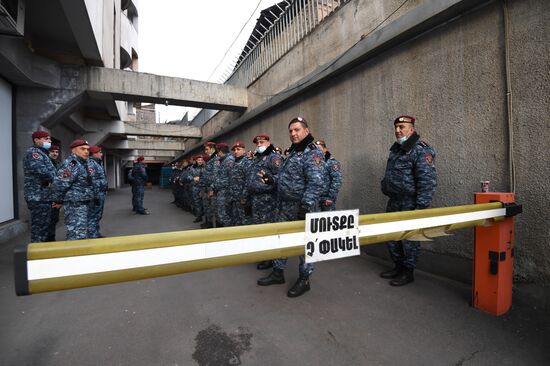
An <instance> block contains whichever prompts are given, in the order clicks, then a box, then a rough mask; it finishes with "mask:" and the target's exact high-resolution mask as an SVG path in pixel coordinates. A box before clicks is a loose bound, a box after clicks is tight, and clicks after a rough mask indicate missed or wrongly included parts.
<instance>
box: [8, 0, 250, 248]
mask: <svg viewBox="0 0 550 366" xmlns="http://www.w3.org/2000/svg"><path fill="white" fill-rule="evenodd" d="M138 9H139V4H138V2H137V0H98V1H89V0H76V1H73V0H53V1H47V2H45V1H39V0H6V1H2V2H1V3H0V107H1V108H0V122H1V123H0V136H1V137H0V145H1V149H2V150H1V152H2V155H1V156H0V160H1V161H2V170H3V171H4V172H7V173H8V174H7V176H8V179H5V180H3V181H2V183H0V197H2V198H1V200H2V201H1V209H0V241H5V240H7V239H9V238H10V237H12V236H13V235H14V234H17V233H18V232H20V231H21V230H25V229H26V226H27V225H26V223H27V222H28V211H27V208H26V204H25V202H24V199H23V184H22V182H23V176H22V175H23V172H22V164H21V160H22V157H23V156H24V153H25V151H26V149H27V148H28V147H29V146H30V145H31V143H32V141H31V137H30V136H31V133H32V132H33V131H35V130H37V129H43V130H47V131H49V132H50V134H51V135H52V139H53V141H54V143H56V144H58V145H60V147H61V156H62V157H66V156H67V155H68V154H69V148H68V146H69V144H70V142H71V141H72V140H74V139H75V138H84V139H87V140H88V141H89V142H90V144H91V145H102V146H103V147H104V148H105V149H104V151H105V152H106V153H105V162H106V170H107V175H108V179H109V185H110V188H112V189H115V188H117V187H120V185H121V184H123V182H124V178H125V176H126V175H125V174H124V172H125V169H128V166H129V165H131V162H132V161H133V160H134V159H135V158H136V157H137V156H138V155H145V156H146V158H147V160H148V161H149V162H151V163H156V164H158V165H162V164H163V162H165V161H167V160H171V159H173V158H174V156H177V155H179V154H181V153H182V152H183V151H184V150H185V145H184V143H183V138H191V139H193V138H194V139H197V138H200V137H201V132H200V129H198V128H197V127H195V126H185V125H183V124H180V125H176V124H157V123H155V120H154V109H153V111H152V118H151V113H148V112H151V111H150V110H149V111H148V110H147V108H145V109H140V107H139V106H140V104H141V102H150V103H172V104H174V105H178V104H181V105H200V106H207V107H208V106H211V107H215V108H218V109H229V110H242V109H244V108H246V105H247V104H246V103H247V100H246V91H245V90H244V89H243V88H236V87H233V86H223V85H218V84H213V83H203V82H199V81H193V80H184V79H179V78H170V77H163V76H158V75H150V74H144V73H138V72H137V68H138V59H139V47H138V37H137V34H138V33H137V32H138V24H139V10H138ZM136 106H137V107H138V108H137V109H136ZM136 113H137V114H138V115H137V117H136Z"/></svg>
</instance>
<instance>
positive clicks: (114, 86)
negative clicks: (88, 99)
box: [86, 67, 248, 111]
mask: <svg viewBox="0 0 550 366" xmlns="http://www.w3.org/2000/svg"><path fill="white" fill-rule="evenodd" d="M87 76H88V77H87V88H86V90H87V91H88V93H90V95H91V96H92V97H93V96H94V95H105V94H107V95H110V96H112V98H113V99H115V100H125V101H132V102H148V103H155V104H165V103H166V102H168V104H169V105H178V106H186V107H199V108H207V109H219V110H231V111H239V110H244V109H246V108H247V105H248V97H247V91H246V89H245V88H237V87H234V86H231V85H224V84H216V83H208V82H205V81H197V80H190V79H182V78H175V77H169V76H161V75H153V74H147V73H142V72H134V71H124V70H117V69H108V68H102V67H90V68H88V70H87Z"/></svg>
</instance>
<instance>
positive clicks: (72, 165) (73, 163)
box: [69, 159, 78, 168]
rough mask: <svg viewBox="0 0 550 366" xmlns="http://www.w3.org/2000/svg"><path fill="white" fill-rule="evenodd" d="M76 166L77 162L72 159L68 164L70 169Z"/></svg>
mask: <svg viewBox="0 0 550 366" xmlns="http://www.w3.org/2000/svg"><path fill="white" fill-rule="evenodd" d="M76 164H78V161H76V160H74V159H73V160H71V161H70V162H69V165H70V166H71V168H74V167H75V166H76Z"/></svg>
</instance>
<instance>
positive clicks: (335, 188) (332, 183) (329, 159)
mask: <svg viewBox="0 0 550 366" xmlns="http://www.w3.org/2000/svg"><path fill="white" fill-rule="evenodd" d="M315 145H317V146H319V148H320V149H321V151H322V152H323V154H324V155H325V164H326V165H325V168H326V170H327V177H328V179H329V181H328V185H327V190H326V191H325V192H324V193H323V195H322V197H321V202H320V206H321V211H334V210H336V198H337V197H338V192H339V191H340V187H341V186H342V169H341V167H340V162H339V161H338V160H336V159H335V158H334V156H332V155H331V153H330V151H328V149H327V144H326V143H325V141H323V140H317V141H315Z"/></svg>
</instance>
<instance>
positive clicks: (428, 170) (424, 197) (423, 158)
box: [380, 115, 437, 286]
mask: <svg viewBox="0 0 550 366" xmlns="http://www.w3.org/2000/svg"><path fill="white" fill-rule="evenodd" d="M415 121H416V120H415V118H414V117H411V116H405V115H404V116H399V117H397V118H396V119H395V121H394V132H395V138H396V140H397V141H396V142H395V143H394V144H393V145H392V147H391V149H390V156H389V157H388V162H387V165H386V173H385V175H384V179H383V180H382V184H381V185H382V193H384V194H385V195H386V196H388V197H389V200H388V205H387V208H386V211H387V212H395V211H408V210H419V209H424V208H427V207H429V206H430V203H431V202H432V197H433V194H434V192H435V188H436V185H437V175H436V171H435V152H434V150H433V149H432V147H431V146H430V145H428V144H427V143H426V142H424V141H422V140H420V136H419V135H418V134H417V133H416V131H415V129H414V123H415ZM388 249H389V252H390V257H391V259H392V261H393V262H394V264H395V268H393V269H392V270H390V271H386V272H382V273H381V274H380V276H381V277H382V278H387V279H392V281H390V285H392V286H403V285H406V284H407V283H409V282H412V281H414V276H413V271H414V269H415V268H416V263H417V261H418V257H419V255H420V243H419V242H417V241H410V240H400V241H390V242H388Z"/></svg>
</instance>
